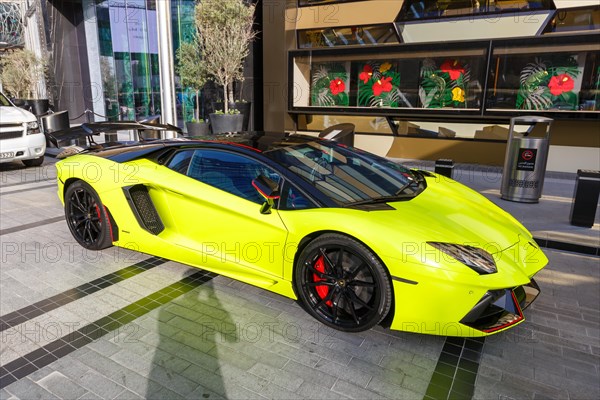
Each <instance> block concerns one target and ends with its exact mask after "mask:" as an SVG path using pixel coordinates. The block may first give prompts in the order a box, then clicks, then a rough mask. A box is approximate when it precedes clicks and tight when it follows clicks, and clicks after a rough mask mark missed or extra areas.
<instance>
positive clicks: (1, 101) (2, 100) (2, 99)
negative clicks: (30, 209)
mask: <svg viewBox="0 0 600 400" xmlns="http://www.w3.org/2000/svg"><path fill="white" fill-rule="evenodd" d="M11 105H12V104H10V101H8V99H7V98H6V96H4V94H2V93H0V106H1V107H10V106H11Z"/></svg>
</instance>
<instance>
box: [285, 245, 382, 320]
mask: <svg viewBox="0 0 600 400" xmlns="http://www.w3.org/2000/svg"><path fill="white" fill-rule="evenodd" d="M294 284H295V287H296V293H297V294H298V297H299V299H300V301H301V303H302V305H303V306H304V308H305V309H306V310H307V311H308V312H309V313H310V314H311V315H312V316H313V317H315V318H316V319H317V320H319V321H321V322H322V323H324V324H325V325H328V326H330V327H332V328H335V329H338V330H341V331H345V332H361V331H364V330H367V329H370V328H372V327H373V326H375V325H377V324H378V323H380V322H381V321H382V320H383V319H384V318H385V316H386V315H387V314H388V312H389V310H390V308H391V304H392V288H391V283H390V278H389V275H388V273H387V270H386V268H385V267H384V266H383V264H382V263H381V261H379V259H378V258H377V257H376V256H375V255H374V254H373V252H372V251H371V250H369V249H368V248H367V247H366V246H364V245H363V244H362V243H360V242H358V241H356V240H354V239H352V238H350V237H347V236H344V235H340V234H326V235H323V236H320V237H318V238H317V239H315V240H313V241H312V242H311V243H309V244H308V245H307V246H306V247H305V248H304V250H302V253H301V254H300V256H299V257H298V261H297V264H296V268H295V272H294Z"/></svg>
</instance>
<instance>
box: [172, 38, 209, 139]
mask: <svg viewBox="0 0 600 400" xmlns="http://www.w3.org/2000/svg"><path fill="white" fill-rule="evenodd" d="M177 73H178V74H179V77H180V78H181V84H182V86H184V87H188V88H190V89H192V90H193V91H194V93H195V94H196V107H195V110H194V117H193V118H192V120H191V121H188V122H186V127H187V131H188V134H189V135H190V136H204V135H208V134H209V133H210V132H209V129H208V124H207V123H206V122H204V120H203V119H202V118H200V91H201V90H202V88H203V87H204V85H205V84H206V81H207V74H206V68H205V65H204V60H203V58H202V49H201V46H200V41H199V39H198V35H197V34H196V35H195V36H194V37H193V39H192V41H191V42H189V43H181V46H180V47H179V49H177Z"/></svg>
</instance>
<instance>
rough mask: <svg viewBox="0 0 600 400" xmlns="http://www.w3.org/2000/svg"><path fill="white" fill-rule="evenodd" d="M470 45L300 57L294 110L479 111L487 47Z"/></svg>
mask: <svg viewBox="0 0 600 400" xmlns="http://www.w3.org/2000/svg"><path fill="white" fill-rule="evenodd" d="M470 47H471V48H463V49H460V48H457V49H456V50H452V51H448V50H440V49H439V46H437V48H430V49H427V47H426V46H418V47H417V46H413V47H411V48H410V50H408V49H407V50H406V51H403V52H398V51H389V52H378V53H377V54H364V55H356V54H355V55H348V56H343V55H337V56H326V55H318V56H316V55H311V56H304V57H303V56H299V55H298V56H296V57H294V59H293V68H294V88H293V89H294V100H293V106H294V107H307V106H309V107H328V108H332V107H333V108H344V107H354V108H360V109H367V108H368V109H384V110H385V109H429V110H432V109H438V110H440V109H442V110H465V111H466V110H470V111H476V110H479V109H480V108H481V106H482V104H481V103H482V94H483V87H484V78H485V68H486V60H487V48H486V47H485V46H480V47H473V46H470ZM382 53H383V54H382Z"/></svg>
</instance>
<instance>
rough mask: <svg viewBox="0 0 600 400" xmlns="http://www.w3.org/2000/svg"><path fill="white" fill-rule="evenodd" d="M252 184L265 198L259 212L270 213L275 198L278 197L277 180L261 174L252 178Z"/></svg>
mask: <svg viewBox="0 0 600 400" xmlns="http://www.w3.org/2000/svg"><path fill="white" fill-rule="evenodd" d="M252 186H254V189H256V191H257V192H258V193H259V194H260V195H261V196H262V197H264V199H265V202H264V203H263V205H262V206H261V207H260V213H261V214H271V209H272V208H273V206H274V205H275V200H277V199H279V185H278V184H277V182H275V181H274V180H273V179H271V178H269V177H267V176H265V175H262V174H261V175H259V176H257V177H256V179H253V180H252Z"/></svg>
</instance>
